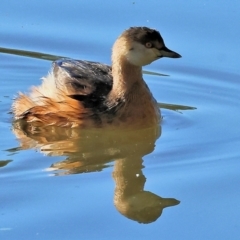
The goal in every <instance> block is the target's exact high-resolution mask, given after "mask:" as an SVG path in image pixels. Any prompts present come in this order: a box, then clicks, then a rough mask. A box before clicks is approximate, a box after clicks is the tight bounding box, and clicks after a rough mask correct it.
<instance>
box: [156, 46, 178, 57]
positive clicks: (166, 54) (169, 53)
mask: <svg viewBox="0 0 240 240" xmlns="http://www.w3.org/2000/svg"><path fill="white" fill-rule="evenodd" d="M159 51H160V53H161V55H162V57H169V58H180V57H182V56H181V55H180V54H178V53H176V52H174V51H172V50H170V49H168V48H167V47H166V46H164V47H162V48H161V49H160V50H159Z"/></svg>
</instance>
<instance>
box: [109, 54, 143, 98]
mask: <svg viewBox="0 0 240 240" xmlns="http://www.w3.org/2000/svg"><path fill="white" fill-rule="evenodd" d="M112 75H113V88H112V91H113V92H115V93H118V94H119V95H125V94H128V93H129V92H130V91H132V90H133V89H132V88H133V87H134V86H136V85H138V84H141V83H143V79H142V68H141V67H138V66H134V65H133V64H131V63H129V62H128V60H127V59H126V58H125V56H122V57H121V56H120V57H118V58H117V59H113V63H112Z"/></svg>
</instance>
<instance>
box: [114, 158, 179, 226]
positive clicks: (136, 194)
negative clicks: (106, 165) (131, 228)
mask: <svg viewBox="0 0 240 240" xmlns="http://www.w3.org/2000/svg"><path fill="white" fill-rule="evenodd" d="M142 168H143V166H142V159H141V158H139V157H137V156H136V157H131V158H128V159H126V158H125V159H118V160H117V161H116V162H115V165H114V172H113V178H114V180H115V183H116V187H115V194H114V204H115V206H116V208H117V210H118V211H119V212H120V213H121V214H123V215H124V216H126V217H127V218H130V219H132V220H135V221H137V222H139V223H151V222H153V221H155V220H156V219H158V218H159V217H160V216H161V214H162V211H163V208H165V207H171V206H175V205H177V204H179V201H178V200H176V199H174V198H162V197H160V196H157V195H156V194H154V193H151V192H149V191H145V190H144V184H145V182H146V178H145V176H144V175H143V173H142Z"/></svg>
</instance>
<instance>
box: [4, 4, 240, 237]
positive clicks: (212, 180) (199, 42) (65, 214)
mask: <svg viewBox="0 0 240 240" xmlns="http://www.w3.org/2000/svg"><path fill="white" fill-rule="evenodd" d="M239 11H240V4H239V3H238V2H237V1H231V2H228V3H227V2H225V1H223V0H221V1H216V0H213V1H196V0H194V1H191V2H185V1H178V2H176V1H171V0H170V1H167V2H166V1H156V0H150V1H148V2H143V1H114V2H101V3H100V2H99V1H91V2H89V1H85V0H82V1H78V2H77V1H73V0H71V1H67V2H66V1H55V0H53V1H50V2H49V1H41V2H39V1H36V0H34V1H26V0H23V1H21V2H16V1H13V0H8V1H6V0H3V1H1V3H0V76H1V77H0V131H1V138H2V140H1V141H0V178H1V187H0V189H1V190H0V206H1V208H0V209H1V210H0V215H1V218H0V238H1V239H19V237H20V236H21V238H22V239H51V240H52V239H135V238H136V239H137V238H138V239H174V240H175V239H218V240H219V239H234V240H235V239H236V240H237V239H239V235H240V230H239V229H240V226H239V215H240V210H239V207H238V203H239V201H240V194H239V191H238V188H239V182H240V177H239V170H240V162H239V158H240V148H239V145H240V144H239V143H240V127H239V122H240V115H239V108H240V105H239V102H240V94H239V93H240V84H239V79H240V74H239V60H238V55H239V53H240V45H239V39H240V29H239V27H238V23H239V20H240V17H239ZM130 26H148V27H152V28H156V29H158V30H159V31H160V32H161V34H162V36H163V38H164V40H165V43H166V45H167V46H168V47H169V48H170V49H172V50H174V51H176V52H178V53H180V54H181V55H182V56H183V58H181V59H161V60H159V61H156V62H154V63H153V64H151V65H149V66H146V67H145V68H144V70H146V71H150V72H153V73H159V74H166V75H168V76H158V75H151V74H144V79H145V80H146V82H147V84H148V85H149V87H150V89H151V91H152V92H153V95H154V96H155V98H156V99H157V100H158V102H159V103H160V105H161V106H163V107H162V115H163V122H162V128H161V131H162V132H161V136H160V137H159V138H158V139H157V138H156V139H155V143H154V141H153V142H151V144H150V140H149V142H147V141H146V142H144V139H142V138H141V136H144V134H145V133H134V134H133V135H131V139H134V140H133V141H132V142H131V143H129V142H125V141H124V140H122V139H121V138H120V137H119V135H116V138H115V136H114V134H113V135H111V134H110V136H108V134H106V133H105V135H104V134H103V133H95V132H93V133H86V134H85V135H84V134H83V135H81V134H82V133H81V134H80V135H81V136H80V135H78V134H77V133H71V134H72V135H71V136H75V137H76V136H77V137H76V140H74V137H73V138H72V140H69V139H67V140H66V142H64V143H63V144H62V145H61V144H60V142H59V141H55V142H51V143H49V142H48V143H47V144H46V143H45V144H41V143H40V141H35V142H34V141H33V140H31V138H30V139H29V138H24V139H22V141H21V139H17V138H19V135H17V133H16V131H15V132H14V127H13V125H12V115H11V113H10V112H11V104H12V101H13V98H14V96H16V95H17V92H19V91H22V92H26V91H27V90H28V89H29V88H30V86H32V85H38V84H40V78H41V77H42V76H44V75H46V74H47V72H48V71H49V69H50V67H51V61H50V60H52V59H55V58H57V56H65V57H71V58H77V59H86V60H91V61H99V62H103V63H107V64H110V54H111V47H112V44H113V42H114V40H115V39H116V38H117V36H118V35H119V34H120V33H121V32H122V31H123V30H124V29H126V28H128V27H130ZM163 103H164V104H167V107H166V105H164V104H163ZM169 104H172V105H173V106H174V109H175V110H171V109H170V107H169ZM176 105H180V106H181V107H176ZM164 106H165V107H166V108H164ZM182 107H188V108H187V109H188V110H184V109H182ZM74 134H75V135H74ZM137 134H139V135H137ZM123 137H124V136H123ZM97 138H100V140H98V139H97ZM143 138H144V137H143ZM79 139H80V140H79ZM81 139H84V141H83V140H81ZM88 139H89V140H88ZM108 139H111V141H113V142H114V140H116V142H117V144H115V143H113V142H111V144H110V145H108V144H107V142H108ZM139 139H140V140H139ZM23 140H24V141H25V142H24V141H23ZM135 141H136V144H135V145H137V144H140V147H139V148H137V147H136V149H137V150H136V151H141V150H142V151H143V152H144V153H142V156H143V160H144V161H143V165H144V168H143V169H141V168H139V169H138V168H134V167H132V168H131V159H127V160H128V161H127V166H128V164H130V167H129V168H128V169H129V172H130V173H131V171H132V172H134V171H137V172H138V173H139V174H140V176H142V175H141V174H143V175H144V176H145V177H146V183H145V186H144V189H145V191H149V192H152V193H154V194H156V195H158V196H160V197H162V198H174V199H177V200H179V201H180V203H179V204H178V205H175V206H172V207H168V208H166V209H164V210H163V212H162V215H161V216H160V217H159V218H158V219H157V220H156V221H154V222H152V223H149V224H140V223H138V222H137V221H134V220H131V219H130V218H128V217H126V216H125V215H123V214H121V213H120V212H119V211H118V210H117V208H116V207H115V205H114V191H115V187H116V184H117V180H116V179H115V180H114V179H113V175H114V174H113V172H117V171H116V169H121V168H119V166H117V163H121V162H124V161H125V160H124V158H123V156H124V157H127V158H128V157H129V156H132V155H131V154H132V153H133V151H135V147H134V146H135V145H134V143H135ZM141 141H143V145H141V143H142V142H141ZM79 142H80V144H79V145H78V144H77V143H79ZM67 144H70V145H67ZM71 144H72V145H71ZM131 144H132V145H131ZM148 144H149V145H148ZM128 145H129V146H128ZM76 146H77V147H76ZM73 147H74V148H73ZM63 148H64V149H65V150H66V149H67V150H72V149H74V151H75V152H74V153H73V154H72V155H71V154H70V155H69V154H66V151H65V152H64V153H62V152H61V150H62V149H63ZM117 151H120V152H121V153H122V154H118V152H117ZM147 152H148V154H147ZM50 155H54V156H50ZM67 158H69V159H68V160H66V159H67ZM132 162H133V163H140V162H141V158H139V159H135V160H134V161H133V159H132ZM118 171H120V170H118ZM120 173H121V171H120Z"/></svg>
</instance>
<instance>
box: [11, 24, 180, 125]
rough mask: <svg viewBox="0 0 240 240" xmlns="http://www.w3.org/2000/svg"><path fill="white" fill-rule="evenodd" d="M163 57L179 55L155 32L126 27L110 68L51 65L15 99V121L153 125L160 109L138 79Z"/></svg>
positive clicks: (76, 62) (60, 62) (70, 63)
mask: <svg viewBox="0 0 240 240" xmlns="http://www.w3.org/2000/svg"><path fill="white" fill-rule="evenodd" d="M162 57H170V58H179V57H181V55H179V54H178V53H176V52H173V51H171V50H169V49H168V48H167V47H166V46H165V44H164V41H163V38H162V37H161V35H160V33H159V32H158V31H156V30H154V29H150V28H147V27H131V28H129V29H128V30H125V31H124V32H123V33H122V34H121V35H120V36H119V37H118V39H117V40H116V42H115V43H114V45H113V49H112V67H110V66H108V65H105V64H101V63H96V62H90V61H81V60H72V59H60V60H57V61H55V62H53V67H52V71H51V72H50V73H49V74H48V75H47V76H46V77H44V78H43V82H42V85H40V86H38V87H32V89H31V92H30V93H29V95H28V96H27V95H24V94H22V93H20V94H19V96H18V97H17V98H16V100H15V101H14V103H13V106H12V109H13V113H14V118H15V119H23V120H24V121H25V122H28V123H31V124H33V125H34V124H36V125H39V124H40V125H56V126H61V127H88V126H91V127H102V126H106V125H108V126H114V127H115V126H124V127H126V126H140V127H144V126H145V127H148V126H152V125H155V124H158V123H159V122H160V118H161V114H160V110H159V107H158V104H157V102H156V100H155V99H154V97H153V96H152V94H151V92H150V90H149V88H148V86H147V84H146V83H145V82H144V80H143V78H142V66H144V65H147V64H150V63H151V62H153V61H155V60H157V59H159V58H162Z"/></svg>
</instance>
